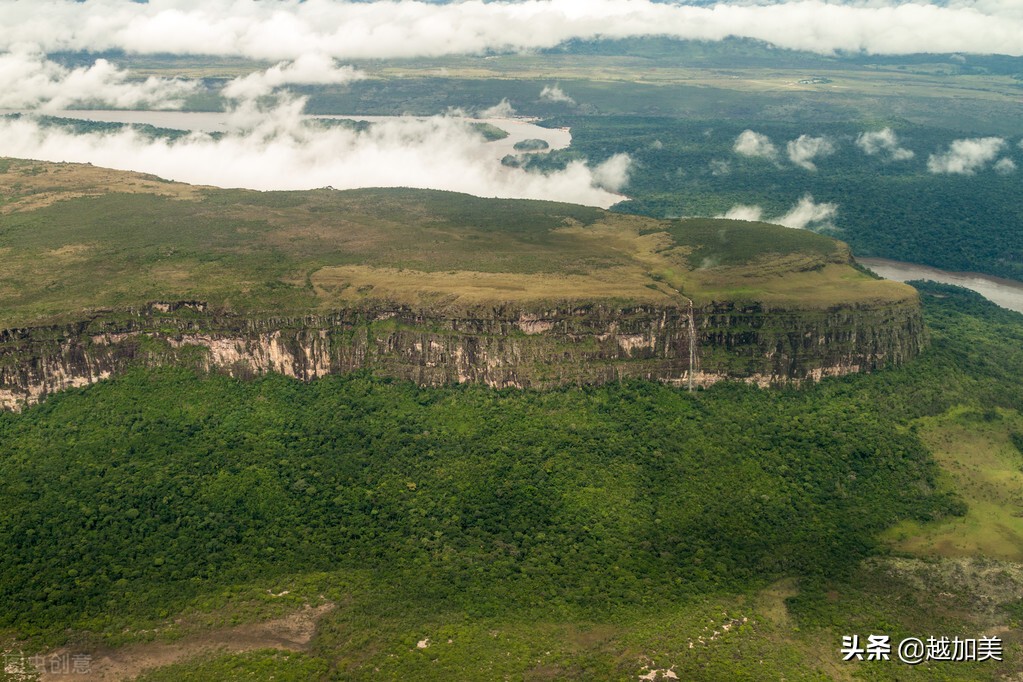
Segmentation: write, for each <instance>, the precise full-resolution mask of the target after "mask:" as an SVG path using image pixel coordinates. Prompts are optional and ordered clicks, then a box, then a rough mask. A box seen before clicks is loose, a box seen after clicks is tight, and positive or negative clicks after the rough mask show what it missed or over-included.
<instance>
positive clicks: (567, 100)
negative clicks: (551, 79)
mask: <svg viewBox="0 0 1023 682" xmlns="http://www.w3.org/2000/svg"><path fill="white" fill-rule="evenodd" d="M540 99H542V100H544V101H546V102H561V103H563V104H575V100H574V99H572V98H571V97H569V96H568V95H567V94H565V91H564V90H562V89H561V86H560V85H545V86H543V90H541V91H540Z"/></svg>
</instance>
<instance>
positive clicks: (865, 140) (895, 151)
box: [856, 128, 916, 161]
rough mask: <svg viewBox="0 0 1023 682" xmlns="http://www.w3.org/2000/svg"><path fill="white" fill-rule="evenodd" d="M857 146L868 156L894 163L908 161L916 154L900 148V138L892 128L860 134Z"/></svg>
mask: <svg viewBox="0 0 1023 682" xmlns="http://www.w3.org/2000/svg"><path fill="white" fill-rule="evenodd" d="M856 146H857V147H859V148H860V149H862V150H863V153H864V154H866V155H867V156H882V157H885V158H888V159H891V160H892V161H908V160H909V159H912V158H913V157H914V156H916V154H914V153H913V151H912V150H910V149H904V148H902V147H900V146H899V138H898V136H897V135H896V134H895V131H894V130H892V129H891V128H883V129H881V130H876V131H872V132H866V133H860V135H859V136H858V137H857V138H856Z"/></svg>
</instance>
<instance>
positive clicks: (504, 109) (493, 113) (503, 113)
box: [480, 97, 515, 118]
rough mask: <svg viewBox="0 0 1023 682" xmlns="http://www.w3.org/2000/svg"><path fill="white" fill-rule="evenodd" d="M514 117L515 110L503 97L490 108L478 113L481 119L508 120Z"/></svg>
mask: <svg viewBox="0 0 1023 682" xmlns="http://www.w3.org/2000/svg"><path fill="white" fill-rule="evenodd" d="M514 115H515V108H514V107H513V106H512V105H511V102H509V101H508V98H507V97H505V98H504V99H502V100H501V101H500V102H498V103H497V104H495V105H494V106H492V107H488V108H487V109H483V110H482V111H480V117H481V118H510V117H512V116H514Z"/></svg>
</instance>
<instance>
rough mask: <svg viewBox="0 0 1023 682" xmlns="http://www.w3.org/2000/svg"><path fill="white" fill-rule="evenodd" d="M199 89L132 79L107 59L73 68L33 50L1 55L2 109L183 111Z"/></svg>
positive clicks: (166, 80)
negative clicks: (68, 108)
mask: <svg viewBox="0 0 1023 682" xmlns="http://www.w3.org/2000/svg"><path fill="white" fill-rule="evenodd" d="M197 87H198V83H197V82H195V81H185V80H180V79H177V78H156V77H150V78H147V79H145V80H131V79H130V78H129V74H128V72H127V71H125V70H122V69H119V68H117V67H116V66H114V65H113V64H111V63H110V62H108V61H107V60H105V59H98V60H96V62H95V63H94V64H92V65H91V66H82V67H78V68H75V69H68V68H66V67H63V66H61V65H60V64H57V63H55V62H52V61H50V60H48V59H46V57H45V56H44V55H43V54H42V53H40V52H38V51H36V50H35V49H32V48H19V49H16V50H15V51H13V52H9V53H7V54H0V108H5V109H41V110H44V111H56V110H58V109H65V108H67V107H70V106H96V107H113V108H117V109H130V108H148V109H180V108H181V105H182V104H183V103H184V100H185V98H186V97H188V96H189V95H190V94H192V93H193V92H195V91H196V89H197Z"/></svg>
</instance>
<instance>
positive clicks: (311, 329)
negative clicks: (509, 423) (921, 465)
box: [0, 301, 925, 409]
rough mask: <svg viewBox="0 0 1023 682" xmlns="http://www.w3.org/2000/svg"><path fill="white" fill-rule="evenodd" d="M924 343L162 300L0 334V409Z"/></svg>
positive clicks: (671, 368)
mask: <svg viewBox="0 0 1023 682" xmlns="http://www.w3.org/2000/svg"><path fill="white" fill-rule="evenodd" d="M924 344H925V337H924V329H923V321H922V318H921V315H920V310H919V307H918V306H917V305H916V303H915V302H905V303H896V304H892V303H886V304H884V305H881V304H878V305H859V306H851V305H850V306H842V307H836V308H833V309H829V310H809V311H807V310H796V311H793V310H770V309H767V308H764V307H762V306H747V307H737V306H735V305H732V304H714V305H710V306H706V307H704V308H696V309H695V310H690V309H689V308H686V307H658V306H631V307H616V306H614V305H612V304H608V303H600V304H593V305H574V306H562V307H552V308H549V309H540V308H535V307H534V308H529V309H526V308H523V307H516V306H498V307H489V308H480V309H475V310H472V309H470V310H463V311H460V312H458V313H451V312H439V311H428V310H416V309H413V308H410V307H402V306H387V305H377V306H373V307H369V308H363V309H348V310H343V311H339V312H337V313H335V314H331V315H323V316H307V317H301V318H291V317H272V316H261V317H255V316H253V317H239V316H233V315H228V314H218V313H214V312H210V311H208V310H207V307H206V305H205V304H204V303H202V302H197V301H181V302H157V303H153V304H151V305H149V306H148V307H146V308H145V309H141V310H130V311H125V312H122V313H115V312H112V311H107V312H104V313H97V314H95V315H94V316H93V317H92V318H91V319H89V320H86V321H82V322H80V323H77V324H73V325H66V326H51V327H33V328H21V329H7V330H2V331H0V407H2V408H4V409H19V408H20V407H21V406H23V405H25V404H31V403H35V402H38V401H39V400H41V399H42V398H44V397H45V396H46V395H47V394H49V393H53V392H55V391H60V390H63V389H66V388H71V387H77V386H85V385H88V384H90V383H93V382H95V381H99V380H101V379H104V378H107V377H109V376H112V375H115V374H117V373H119V372H122V371H124V370H126V369H127V368H129V367H132V366H157V365H162V364H170V363H176V364H184V365H186V366H191V367H195V368H198V369H203V370H210V371H223V372H227V373H229V374H231V375H234V376H241V377H247V376H252V375H255V374H259V373H263V372H280V373H282V374H286V375H288V376H291V377H296V378H298V379H302V380H311V379H314V378H316V377H319V376H323V375H325V374H330V373H335V372H348V371H353V370H357V369H364V368H365V369H368V370H370V371H372V372H374V373H376V374H379V375H382V376H390V377H395V378H401V379H409V380H412V381H415V382H418V383H420V384H426V385H440V384H445V383H456V382H478V383H483V384H487V385H490V386H495V387H506V386H514V387H522V388H526V387H535V388H546V387H552V386H558V385H564V384H588V383H593V384H596V383H603V382H607V381H614V380H618V379H623V378H629V377H642V378H647V379H655V380H660V381H665V382H669V383H674V384H678V385H690V384H691V385H700V386H705V385H709V384H711V383H714V382H715V381H719V380H721V379H739V380H744V381H751V382H756V383H758V384H761V385H773V384H784V383H791V382H801V381H805V380H817V379H820V378H822V377H825V376H835V375H841V374H847V373H850V372H859V371H869V370H872V369H875V368H878V367H881V366H884V365H889V364H898V363H902V362H905V361H907V360H909V359H911V358H913V357H914V356H915V355H916V354H917V353H918V352H919V351H920V350H921V348H922V347H923V345H924Z"/></svg>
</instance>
